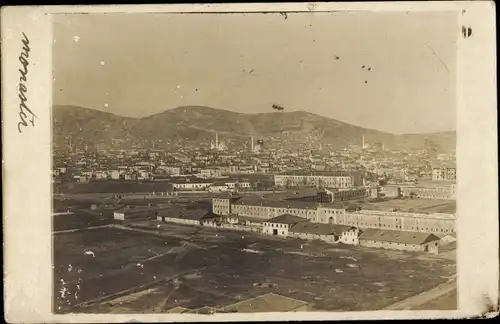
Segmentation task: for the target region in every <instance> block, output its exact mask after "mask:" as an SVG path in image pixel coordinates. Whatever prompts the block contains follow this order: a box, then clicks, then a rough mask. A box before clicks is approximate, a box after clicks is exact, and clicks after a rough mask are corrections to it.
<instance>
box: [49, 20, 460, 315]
mask: <svg viewBox="0 0 500 324" xmlns="http://www.w3.org/2000/svg"><path fill="white" fill-rule="evenodd" d="M456 26H457V14H456V13H454V12H441V13H404V12H401V13H399V12H398V13H316V14H310V13H283V14H280V13H268V14H262V13H251V14H245V13H228V14H154V13H131V14H88V15H78V14H70V15H66V14H58V15H54V19H53V35H54V40H53V42H54V43H53V56H52V57H53V103H54V106H53V111H52V116H53V208H54V210H53V212H54V215H53V234H54V258H53V262H54V311H55V312H56V313H64V312H86V313H102V312H104V313H157V312H160V313H162V312H164V313H195V314H205V313H206V314H209V313H214V312H224V313H228V312H229V313H231V312H242V313H249V312H296V311H366V310H380V309H390V310H404V309H407V310H419V309H437V310H447V309H456V308H457V288H456V265H455V249H456V244H457V240H458V239H459V238H458V237H457V235H456V227H455V221H456V215H455V211H456V197H455V191H456V175H457V168H456V164H455V143H456V136H455V123H456V91H457V88H456V79H455V75H456V65H457V64H456V52H457V39H458V37H459V36H460V30H459V29H457V28H456ZM321 31H328V32H327V33H322V32H321ZM347 31H348V37H346V33H347ZM264 35H265V37H263V36H264Z"/></svg>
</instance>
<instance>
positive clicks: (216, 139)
mask: <svg viewBox="0 0 500 324" xmlns="http://www.w3.org/2000/svg"><path fill="white" fill-rule="evenodd" d="M215 149H216V150H218V149H219V133H215Z"/></svg>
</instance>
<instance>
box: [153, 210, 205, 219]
mask: <svg viewBox="0 0 500 324" xmlns="http://www.w3.org/2000/svg"><path fill="white" fill-rule="evenodd" d="M209 214H210V213H209V212H208V211H207V210H205V209H186V208H176V209H171V210H162V211H160V212H159V213H158V216H160V217H170V218H179V219H189V220H201V219H202V218H204V217H206V216H207V215H209Z"/></svg>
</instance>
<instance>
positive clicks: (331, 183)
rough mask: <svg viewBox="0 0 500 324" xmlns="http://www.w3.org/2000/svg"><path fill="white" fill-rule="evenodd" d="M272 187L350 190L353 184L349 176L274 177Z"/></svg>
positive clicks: (285, 175)
mask: <svg viewBox="0 0 500 324" xmlns="http://www.w3.org/2000/svg"><path fill="white" fill-rule="evenodd" d="M274 185H275V186H277V187H285V188H290V187H306V186H320V187H322V188H339V189H340V188H351V187H352V186H353V185H354V183H353V179H352V177H350V176H333V175H319V174H316V175H315V174H310V175H287V174H281V175H275V176H274Z"/></svg>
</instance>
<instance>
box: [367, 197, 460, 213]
mask: <svg viewBox="0 0 500 324" xmlns="http://www.w3.org/2000/svg"><path fill="white" fill-rule="evenodd" d="M362 207H363V209H372V210H392V209H395V208H397V209H401V210H405V211H408V210H410V209H413V210H414V211H415V212H422V213H450V214H451V213H455V212H456V209H457V202H456V201H455V200H438V199H410V198H407V199H388V200H385V201H379V202H363V203H362Z"/></svg>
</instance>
